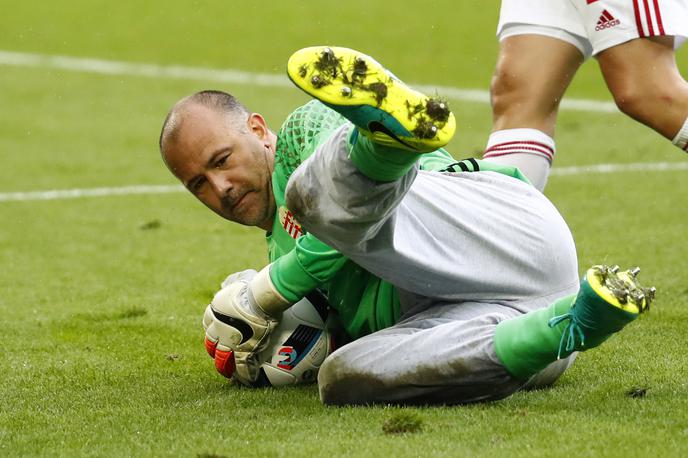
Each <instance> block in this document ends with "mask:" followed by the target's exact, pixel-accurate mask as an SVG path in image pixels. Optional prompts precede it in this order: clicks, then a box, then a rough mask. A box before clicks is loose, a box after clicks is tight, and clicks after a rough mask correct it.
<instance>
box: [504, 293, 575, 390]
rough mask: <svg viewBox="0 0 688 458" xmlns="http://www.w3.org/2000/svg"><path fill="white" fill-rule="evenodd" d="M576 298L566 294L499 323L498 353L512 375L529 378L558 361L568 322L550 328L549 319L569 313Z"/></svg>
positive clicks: (524, 378)
mask: <svg viewBox="0 0 688 458" xmlns="http://www.w3.org/2000/svg"><path fill="white" fill-rule="evenodd" d="M575 297H576V295H575V294H573V295H570V296H566V297H564V298H562V299H559V300H558V301H556V302H555V303H553V304H552V305H550V306H549V307H545V308H543V309H540V310H534V311H532V312H529V313H526V314H524V315H521V316H518V317H516V318H511V319H508V320H504V321H502V322H501V323H499V324H498V325H497V327H496V329H495V335H494V345H495V353H496V354H497V358H498V359H499V361H500V362H501V363H502V365H503V366H504V368H506V370H507V371H508V372H509V373H510V374H511V375H512V376H513V377H515V378H517V379H521V380H527V379H528V378H529V377H531V376H532V375H534V374H537V373H538V372H540V371H541V370H543V369H544V368H545V367H547V366H548V365H549V364H550V363H552V362H554V361H556V359H557V356H558V352H559V344H560V342H561V336H562V334H563V332H564V329H565V328H566V325H565V324H563V323H561V324H559V325H557V326H555V327H554V328H551V327H549V320H550V319H552V318H553V317H555V316H559V315H564V314H566V313H568V311H569V310H570V309H571V304H572V303H573V300H574V299H575ZM565 356H568V355H565Z"/></svg>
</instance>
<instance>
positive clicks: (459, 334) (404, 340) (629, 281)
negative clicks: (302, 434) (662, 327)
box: [318, 267, 654, 405]
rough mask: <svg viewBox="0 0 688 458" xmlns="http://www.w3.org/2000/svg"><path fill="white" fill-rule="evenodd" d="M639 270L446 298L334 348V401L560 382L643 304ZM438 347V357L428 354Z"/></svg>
mask: <svg viewBox="0 0 688 458" xmlns="http://www.w3.org/2000/svg"><path fill="white" fill-rule="evenodd" d="M636 274H637V272H622V273H618V272H615V271H614V269H612V270H609V269H607V268H602V267H598V268H593V269H590V270H589V271H588V273H587V274H586V277H585V279H584V280H583V283H582V286H581V290H580V292H579V293H578V294H577V295H576V294H574V295H569V296H565V297H564V298H561V299H559V300H555V301H554V303H553V304H551V305H550V306H549V307H545V308H540V307H541V306H542V305H543V304H545V303H547V302H548V301H552V300H554V297H556V295H551V296H549V297H541V298H537V299H534V300H531V301H528V302H524V303H520V304H518V305H519V306H520V307H521V308H522V309H523V308H526V309H530V311H529V312H527V313H523V311H522V310H518V309H517V308H515V307H514V305H516V304H514V303H512V304H509V303H506V302H505V303H488V302H466V303H461V304H444V305H442V304H438V305H435V306H433V307H431V308H429V309H427V310H425V311H423V312H421V313H418V314H416V315H414V316H412V317H410V318H408V319H407V320H405V321H402V322H401V323H399V324H397V325H395V326H393V327H391V328H388V329H385V330H383V331H380V332H377V333H374V334H372V335H370V336H367V337H364V338H362V339H359V340H357V341H355V342H353V343H351V344H349V345H346V346H344V347H343V348H341V349H340V350H338V351H337V352H335V353H334V354H332V355H331V356H330V357H329V358H328V359H327V360H326V361H325V363H324V364H323V366H322V368H321V370H320V374H319V376H318V384H319V387H320V395H321V399H322V400H323V402H325V403H327V404H337V405H339V404H367V403H377V402H398V403H422V404H425V403H447V404H454V403H469V402H477V401H487V400H495V399H501V398H504V397H506V396H508V395H510V394H512V393H513V392H515V391H517V390H518V389H521V388H525V387H528V388H532V387H534V386H542V385H548V384H551V383H553V382H554V381H555V380H556V379H557V378H558V377H559V376H560V375H561V374H562V373H563V371H564V370H565V369H566V368H567V367H568V366H569V364H570V362H571V360H572V358H573V357H575V355H574V352H575V351H585V350H589V349H591V348H595V347H596V346H598V345H599V344H601V343H602V342H604V341H605V340H607V339H608V338H609V337H610V336H611V335H613V334H614V333H616V332H618V331H620V330H621V329H622V328H623V327H624V326H625V325H627V324H628V323H630V322H631V321H633V320H634V319H635V318H637V316H638V315H639V314H640V313H641V312H642V311H644V310H645V309H646V308H647V307H648V306H649V303H650V301H651V298H652V296H653V295H654V291H653V290H650V289H645V288H642V287H641V286H640V285H639V284H638V282H637V280H636V278H635V275H636ZM430 355H432V356H430Z"/></svg>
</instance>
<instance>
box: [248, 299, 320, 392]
mask: <svg viewBox="0 0 688 458" xmlns="http://www.w3.org/2000/svg"><path fill="white" fill-rule="evenodd" d="M310 299H311V300H313V302H311V300H309V299H308V298H304V299H301V300H300V301H299V302H297V303H296V304H294V305H292V306H291V307H289V308H288V309H287V310H286V311H285V312H284V313H283V314H282V319H281V320H280V322H279V324H278V325H277V327H276V328H275V330H274V331H273V332H272V335H271V336H270V342H269V343H268V346H267V347H266V348H265V350H263V351H262V352H261V353H260V354H259V355H258V359H259V361H260V362H261V365H260V370H259V373H260V375H259V376H258V379H257V380H256V381H255V382H254V383H252V386H256V387H258V386H285V385H296V384H303V383H312V382H315V380H316V378H317V376H318V369H320V365H321V364H322V363H323V361H325V358H326V357H327V356H328V355H329V354H330V353H332V351H333V350H334V345H333V341H332V336H331V335H330V333H329V332H328V330H327V328H326V325H325V323H326V320H327V309H326V306H325V307H322V305H323V300H324V298H322V297H313V296H310ZM314 303H316V304H318V306H317V307H316V305H314Z"/></svg>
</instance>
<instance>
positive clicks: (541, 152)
mask: <svg viewBox="0 0 688 458" xmlns="http://www.w3.org/2000/svg"><path fill="white" fill-rule="evenodd" d="M684 127H685V126H684ZM555 152H556V145H555V143H554V139H553V138H552V137H550V136H549V135H547V134H545V133H544V132H542V131H540V130H537V129H505V130H498V131H496V132H492V134H490V138H489V139H488V140H487V148H486V149H485V153H483V159H485V160H488V161H490V162H496V163H499V164H506V165H512V166H514V167H518V168H519V170H520V171H521V172H522V173H523V174H524V175H525V176H526V177H528V179H529V180H530V182H531V183H533V186H535V187H536V188H537V189H539V190H540V191H542V190H543V189H545V185H546V184H547V177H548V176H549V169H550V168H551V167H552V160H554V153H555Z"/></svg>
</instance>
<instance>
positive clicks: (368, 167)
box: [349, 127, 420, 181]
mask: <svg viewBox="0 0 688 458" xmlns="http://www.w3.org/2000/svg"><path fill="white" fill-rule="evenodd" d="M419 157H420V154H418V153H414V152H411V151H407V150H402V149H398V148H392V147H389V146H383V145H380V144H377V143H375V142H373V141H372V140H370V139H369V138H368V137H366V136H365V135H361V133H360V131H359V130H358V129H357V128H355V127H354V128H353V129H351V133H350V134H349V158H350V159H351V162H353V163H354V165H355V166H356V168H358V170H359V171H360V172H361V173H362V174H363V175H365V176H367V177H368V178H371V179H373V180H376V181H394V180H398V179H399V178H401V177H402V176H404V175H406V174H407V173H408V171H409V170H411V167H413V165H414V164H415V163H416V161H417V160H418V158H419Z"/></svg>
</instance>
